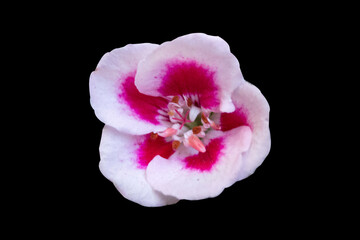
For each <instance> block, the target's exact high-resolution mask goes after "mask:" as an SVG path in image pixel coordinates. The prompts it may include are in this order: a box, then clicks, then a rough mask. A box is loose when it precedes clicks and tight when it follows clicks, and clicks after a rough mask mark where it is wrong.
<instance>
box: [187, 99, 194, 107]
mask: <svg viewBox="0 0 360 240" xmlns="http://www.w3.org/2000/svg"><path fill="white" fill-rule="evenodd" d="M186 103H187V105H188V107H191V105H192V104H193V101H192V100H191V98H188V99H187V101H186Z"/></svg>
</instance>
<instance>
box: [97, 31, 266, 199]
mask: <svg viewBox="0 0 360 240" xmlns="http://www.w3.org/2000/svg"><path fill="white" fill-rule="evenodd" d="M90 102H91V106H92V107H93V109H94V110H95V114H96V116H97V117H98V118H99V119H100V120H101V121H102V122H103V123H105V126H104V129H103V132H102V138H101V143H100V157H101V161H100V170H101V172H102V174H103V175H104V176H105V177H106V178H108V179H109V180H110V181H112V182H113V183H114V185H115V187H116V188H117V189H118V191H119V192H120V193H121V194H122V195H123V196H124V197H125V198H127V199H129V200H131V201H134V202H136V203H138V204H140V205H143V206H164V205H168V204H174V203H176V202H177V201H179V200H180V199H188V200H198V199H203V198H208V197H215V196H217V195H219V194H220V193H221V192H222V191H223V190H224V188H226V187H229V186H231V185H232V184H233V183H235V182H237V181H239V180H241V179H244V178H246V177H248V176H249V175H251V174H252V173H253V172H254V171H255V169H256V168H257V167H258V166H259V165H260V164H261V163H262V162H263V160H264V159H265V157H266V156H267V154H268V153H269V150H270V131H269V125H268V123H269V111H270V108H269V105H268V103H267V101H266V99H265V98H264V96H263V95H262V94H261V92H260V91H259V90H258V89H257V88H256V87H255V86H254V85H252V84H250V83H248V82H247V81H245V80H244V78H243V75H242V73H241V70H240V66H239V62H238V60H237V59H236V57H235V56H234V55H233V54H232V53H231V52H230V48H229V45H228V44H227V43H226V42H225V41H224V40H223V39H221V38H220V37H215V36H209V35H206V34H203V33H194V34H188V35H184V36H181V37H178V38H176V39H175V40H173V41H170V42H165V43H163V44H161V45H157V44H150V43H143V44H129V45H126V46H125V47H122V48H118V49H114V50H113V51H111V52H109V53H106V54H105V55H104V56H103V57H102V58H101V60H100V62H99V64H98V65H97V67H96V69H95V71H93V72H92V73H91V76H90Z"/></svg>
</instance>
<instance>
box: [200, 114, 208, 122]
mask: <svg viewBox="0 0 360 240" xmlns="http://www.w3.org/2000/svg"><path fill="white" fill-rule="evenodd" d="M201 120H203V122H204V123H206V124H209V120H208V118H207V117H206V116H205V114H204V113H203V112H202V113H201Z"/></svg>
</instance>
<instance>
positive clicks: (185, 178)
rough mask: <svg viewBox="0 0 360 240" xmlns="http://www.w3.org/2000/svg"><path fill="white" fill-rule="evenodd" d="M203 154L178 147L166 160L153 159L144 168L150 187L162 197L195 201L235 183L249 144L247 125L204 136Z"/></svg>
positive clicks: (158, 157)
mask: <svg viewBox="0 0 360 240" xmlns="http://www.w3.org/2000/svg"><path fill="white" fill-rule="evenodd" d="M206 137H207V138H206V139H205V140H204V144H205V146H206V152H204V153H201V152H198V151H196V150H194V149H192V148H186V147H184V146H180V147H179V148H178V149H177V150H176V152H175V153H174V154H173V155H172V156H171V157H170V158H169V159H165V158H163V157H161V156H156V157H155V158H154V159H153V160H152V161H151V162H150V163H149V165H148V167H147V169H146V178H147V180H148V182H149V183H150V185H151V186H152V187H153V188H154V189H156V190H158V191H160V192H162V193H163V194H165V195H169V196H174V197H176V198H178V199H188V200H197V199H203V198H208V197H215V196H217V195H219V194H220V193H221V192H222V191H223V189H224V188H226V187H229V186H231V185H232V184H233V183H234V182H236V181H237V179H238V175H239V171H240V169H241V164H242V161H241V156H242V153H244V152H246V151H247V150H248V148H249V146H250V142H251V130H250V128H249V127H247V126H243V127H239V128H236V129H233V130H231V131H227V132H221V131H212V132H209V133H208V134H207V135H206Z"/></svg>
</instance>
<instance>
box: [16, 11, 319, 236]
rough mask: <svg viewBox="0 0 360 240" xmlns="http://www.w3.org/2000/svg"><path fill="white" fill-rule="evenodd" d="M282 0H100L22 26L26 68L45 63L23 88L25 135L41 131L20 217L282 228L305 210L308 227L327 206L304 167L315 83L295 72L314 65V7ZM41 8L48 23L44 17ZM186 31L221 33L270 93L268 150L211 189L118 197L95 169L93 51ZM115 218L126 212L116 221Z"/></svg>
mask: <svg viewBox="0 0 360 240" xmlns="http://www.w3.org/2000/svg"><path fill="white" fill-rule="evenodd" d="M159 7H161V6H159ZM280 7H283V6H274V5H271V6H264V5H262V6H261V7H258V6H257V7H256V8H251V9H249V8H247V7H243V8H242V7H241V6H238V5H236V6H235V5H234V6H232V5H227V6H226V7H222V8H216V7H214V8H212V9H211V10H199V9H198V8H196V9H195V8H185V9H178V8H177V7H167V8H165V9H164V10H161V9H160V10H159V9H157V11H150V9H148V11H146V10H147V9H146V7H144V6H142V8H143V10H142V11H140V10H139V9H138V8H137V7H136V6H132V7H130V6H129V7H126V8H125V7H122V8H121V10H119V11H118V12H116V11H115V12H113V11H111V10H114V9H113V8H115V7H114V6H105V5H101V6H100V8H99V9H97V7H95V8H94V9H92V10H84V9H81V8H74V9H72V8H67V9H66V10H65V11H62V12H60V13H56V14H55V12H54V13H53V12H49V13H47V14H46V16H44V17H43V18H41V19H40V20H37V21H36V22H35V23H33V24H31V26H33V25H34V26H37V27H39V26H40V27H39V28H38V29H39V30H37V31H36V33H34V35H37V36H36V37H34V36H32V35H31V34H29V35H27V37H29V38H30V39H32V40H34V44H33V45H32V46H33V47H32V48H31V50H30V51H31V54H32V55H31V56H34V55H36V56H37V57H39V58H40V59H41V61H39V63H38V68H36V69H32V71H35V72H36V71H37V70H38V69H39V68H41V69H43V70H44V69H46V70H44V74H43V75H44V76H42V77H41V80H40V78H39V80H37V81H36V86H37V87H39V89H44V90H40V91H39V92H40V93H39V94H35V96H33V98H32V101H34V102H32V106H35V107H34V110H33V112H35V111H36V112H39V113H41V116H42V117H41V121H36V123H34V126H35V124H36V126H38V127H37V128H35V127H34V128H33V129H31V131H33V132H32V133H31V135H30V137H29V139H28V142H31V141H33V136H37V135H40V134H39V132H40V131H39V129H41V135H40V139H41V140H40V141H39V142H36V144H35V145H36V146H37V147H35V148H34V147H32V148H31V150H30V151H31V152H32V153H34V154H36V156H37V159H38V160H37V161H36V163H35V164H34V163H33V162H31V163H28V164H29V166H30V165H31V167H32V168H34V166H35V168H37V171H32V173H33V174H32V177H31V178H30V179H31V180H30V179H29V182H32V181H33V180H34V182H33V183H32V184H31V186H32V187H30V191H29V194H26V197H27V198H28V199H30V201H27V203H26V204H25V206H23V208H24V209H25V210H27V211H29V214H27V217H28V219H31V217H32V216H35V215H40V216H41V219H42V220H44V222H47V224H46V226H47V227H50V228H54V229H56V231H57V232H68V231H67V230H68V229H74V230H80V232H81V231H91V229H92V227H96V226H100V225H104V226H105V227H107V228H108V230H109V231H110V232H116V231H118V230H119V229H121V231H123V230H124V228H127V227H128V226H138V227H139V228H140V229H142V228H145V227H146V226H149V225H150V226H153V227H154V228H155V229H162V228H163V226H169V225H173V226H172V228H171V229H176V228H177V227H179V228H180V229H182V230H185V229H195V230H199V231H200V232H201V231H204V232H209V231H210V230H211V231H215V230H217V231H220V232H222V231H226V230H224V229H223V228H218V227H216V226H217V224H218V223H225V224H229V225H228V226H229V227H228V228H229V229H232V230H235V231H237V229H242V228H241V224H243V223H246V224H247V225H252V226H256V225H257V224H259V223H262V224H266V223H273V224H275V225H276V226H277V227H276V228H275V229H273V231H278V230H279V231H280V229H282V228H287V229H293V230H294V231H296V232H298V233H300V232H301V231H300V229H299V225H298V224H297V223H298V221H299V219H301V218H303V217H305V218H306V219H307V224H305V225H306V226H305V228H310V229H312V228H314V227H315V226H316V222H317V219H318V218H319V217H320V215H321V216H322V217H323V213H324V212H325V211H324V206H323V202H322V198H319V196H321V195H322V192H323V191H325V190H324V187H323V183H324V180H323V179H321V178H320V179H318V178H319V177H318V175H315V174H314V173H315V169H314V167H309V166H310V165H311V166H314V165H315V164H312V162H317V161H321V160H320V159H319V158H318V156H319V153H317V152H312V151H313V149H316V148H318V142H317V141H316V139H317V135H318V134H320V133H319V132H318V133H315V135H311V136H309V131H307V128H308V127H311V126H313V125H314V124H317V120H316V116H315V114H316V113H318V111H320V110H319V109H318V108H317V106H318V105H320V103H317V102H313V101H310V99H312V97H313V94H314V93H313V92H312V91H311V89H309V88H304V84H302V83H303V82H304V81H305V79H307V80H306V81H309V76H312V75H313V72H312V71H313V68H314V66H313V65H312V61H311V59H314V58H315V59H316V58H317V52H321V50H320V48H319V42H318V41H317V40H316V37H315V34H316V33H317V32H318V29H317V28H314V27H313V26H311V24H310V23H309V22H308V21H306V20H307V19H308V18H309V17H310V16H312V15H313V14H314V13H313V12H312V11H305V12H304V11H303V10H304V9H301V8H294V7H293V6H291V7H290V6H289V8H286V10H284V8H282V9H280ZM116 9H117V8H116ZM151 9H153V8H151ZM174 9H176V11H175V10H174ZM200 9H201V6H200ZM172 10H174V11H172ZM144 11H145V13H144ZM304 13H306V14H304ZM315 13H316V12H315ZM53 14H54V15H53ZM48 19H51V23H52V24H51V25H50V26H47V25H46V22H47V20H48ZM316 24H317V25H319V26H320V25H321V24H322V23H321V22H320V23H319V22H317V23H316ZM193 32H203V33H207V34H210V35H217V36H220V37H222V38H223V39H224V40H225V41H227V42H228V44H229V45H230V48H231V51H232V53H233V54H234V55H235V56H236V57H237V58H238V60H239V62H240V67H241V70H242V72H243V75H244V77H245V79H246V80H247V81H249V82H251V83H252V84H254V85H255V86H257V87H258V88H259V89H260V90H261V91H262V93H263V95H264V96H265V98H266V99H267V100H268V102H269V105H270V109H271V110H270V132H271V141H272V146H271V151H270V153H269V155H268V156H267V158H266V159H265V161H264V162H263V164H262V165H261V166H260V167H259V168H258V169H257V170H256V171H255V173H254V174H253V175H251V176H250V177H248V178H246V179H244V180H242V181H240V182H237V183H235V184H234V185H233V186H231V187H229V188H227V189H225V190H224V192H223V193H222V194H221V195H219V196H218V197H216V198H212V199H204V200H199V201H185V200H181V201H180V202H179V203H177V204H175V205H170V206H165V207H161V208H146V207H142V206H140V205H138V204H136V203H133V202H131V201H128V200H126V199H125V198H123V197H122V196H121V194H120V193H119V192H118V191H117V190H116V189H115V187H114V186H113V185H112V183H111V182H110V181H108V180H107V179H106V178H105V177H104V176H102V174H101V173H100V171H99V168H98V164H99V160H100V158H99V143H100V139H101V131H102V128H103V123H101V122H100V121H99V120H98V119H97V118H96V116H95V114H94V112H93V110H92V108H91V106H90V102H89V99H90V96H89V76H90V73H91V72H92V71H93V70H94V69H95V67H96V65H97V63H98V62H99V60H100V58H101V57H102V56H103V55H104V54H105V53H106V52H109V51H111V50H112V49H114V48H118V47H122V46H124V45H126V44H128V43H143V42H150V43H157V44H161V43H162V42H164V41H170V40H172V39H174V38H176V37H178V36H181V35H184V34H188V33H193ZM40 49H41V50H40ZM309 49H316V50H315V54H314V51H312V55H311V56H310V50H309ZM304 59H310V60H309V61H304ZM28 60H29V61H31V58H30V57H29V59H28ZM313 84H314V86H315V82H313ZM307 86H308V85H307ZM320 101H321V99H320ZM49 102H50V103H51V104H50V105H49ZM310 102H311V104H310ZM314 109H316V111H315V110H314ZM310 152H312V154H309V153H310ZM315 178H316V179H317V180H316V181H315V180H314V179H315ZM24 195H25V194H24ZM61 219H63V220H61ZM181 219H183V221H181ZM124 221H126V223H127V224H125V225H123V224H124ZM175 222H176V224H175ZM58 223H59V224H58ZM173 223H174V224H173ZM82 224H85V225H82ZM81 226H82V227H81ZM61 229H63V231H62V230H61ZM154 231H156V230H154ZM159 231H163V229H162V230H159ZM253 234H257V232H253Z"/></svg>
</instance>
